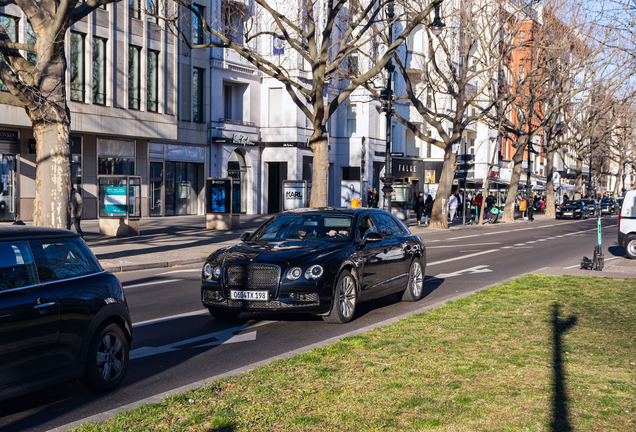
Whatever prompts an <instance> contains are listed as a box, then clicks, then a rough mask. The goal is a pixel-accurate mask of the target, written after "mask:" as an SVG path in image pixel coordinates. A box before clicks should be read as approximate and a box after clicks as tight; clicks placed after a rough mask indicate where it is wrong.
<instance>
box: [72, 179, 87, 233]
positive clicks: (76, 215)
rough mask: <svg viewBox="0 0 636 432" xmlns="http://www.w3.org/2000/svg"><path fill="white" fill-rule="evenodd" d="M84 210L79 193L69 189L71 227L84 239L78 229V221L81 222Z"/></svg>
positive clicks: (80, 230)
mask: <svg viewBox="0 0 636 432" xmlns="http://www.w3.org/2000/svg"><path fill="white" fill-rule="evenodd" d="M83 210H84V200H82V194H80V193H79V191H78V190H77V189H75V188H74V187H73V188H72V189H71V216H72V217H73V225H75V231H77V233H78V234H79V235H80V237H81V238H82V239H84V233H83V232H82V228H80V221H81V220H82V211H83Z"/></svg>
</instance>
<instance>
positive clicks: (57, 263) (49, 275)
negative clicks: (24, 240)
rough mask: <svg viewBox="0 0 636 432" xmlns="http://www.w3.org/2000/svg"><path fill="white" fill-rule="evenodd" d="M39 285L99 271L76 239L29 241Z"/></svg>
mask: <svg viewBox="0 0 636 432" xmlns="http://www.w3.org/2000/svg"><path fill="white" fill-rule="evenodd" d="M29 243H30V244H31V250H32V251H33V256H34V257H35V263H36V265H37V268H38V277H39V278H40V283H45V282H53V281H58V280H63V279H69V278H72V277H78V276H84V275H88V274H91V273H97V272H98V271H100V268H99V266H98V265H97V263H96V262H95V259H93V257H92V256H91V253H90V252H89V251H88V250H87V249H86V246H85V245H84V243H83V242H82V241H81V240H80V239H79V238H77V237H71V238H62V239H55V240H31V241H29Z"/></svg>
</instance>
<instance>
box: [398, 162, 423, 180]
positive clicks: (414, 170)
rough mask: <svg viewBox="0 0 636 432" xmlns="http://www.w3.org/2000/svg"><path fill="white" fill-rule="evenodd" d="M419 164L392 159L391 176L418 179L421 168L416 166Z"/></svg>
mask: <svg viewBox="0 0 636 432" xmlns="http://www.w3.org/2000/svg"><path fill="white" fill-rule="evenodd" d="M420 164H422V162H421V161H418V160H408V159H393V163H392V165H393V176H394V177H419V174H421V167H418V165H420Z"/></svg>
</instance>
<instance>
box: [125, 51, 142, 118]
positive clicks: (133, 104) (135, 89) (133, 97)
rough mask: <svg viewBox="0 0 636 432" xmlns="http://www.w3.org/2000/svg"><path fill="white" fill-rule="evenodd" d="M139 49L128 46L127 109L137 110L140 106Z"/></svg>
mask: <svg viewBox="0 0 636 432" xmlns="http://www.w3.org/2000/svg"><path fill="white" fill-rule="evenodd" d="M140 57H141V47H138V46H134V45H128V108H129V109H134V110H138V109H139V105H140V100H139V99H140V94H141V92H140V88H139V87H140V86H141V79H140V77H139V71H140Z"/></svg>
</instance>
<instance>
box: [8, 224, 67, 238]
mask: <svg viewBox="0 0 636 432" xmlns="http://www.w3.org/2000/svg"><path fill="white" fill-rule="evenodd" d="M64 237H79V235H78V234H77V233H75V232H73V231H69V230H64V229H59V228H45V227H35V226H25V225H0V241H6V240H32V239H40V238H64Z"/></svg>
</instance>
